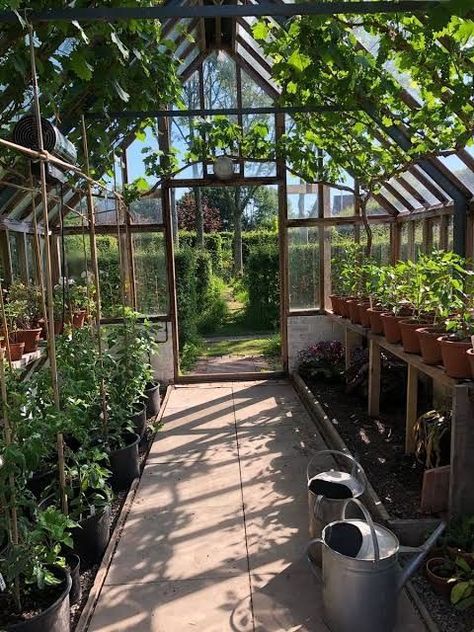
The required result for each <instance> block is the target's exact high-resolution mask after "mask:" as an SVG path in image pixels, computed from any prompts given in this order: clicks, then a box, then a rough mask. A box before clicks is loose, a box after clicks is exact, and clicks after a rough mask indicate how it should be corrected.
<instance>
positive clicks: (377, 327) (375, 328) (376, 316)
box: [367, 307, 383, 336]
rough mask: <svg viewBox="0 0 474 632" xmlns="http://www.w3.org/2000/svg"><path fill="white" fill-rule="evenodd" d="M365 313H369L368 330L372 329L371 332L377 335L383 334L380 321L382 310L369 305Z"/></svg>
mask: <svg viewBox="0 0 474 632" xmlns="http://www.w3.org/2000/svg"><path fill="white" fill-rule="evenodd" d="M367 314H368V315H369V323H370V330H371V331H372V333H373V334H375V335H377V336H382V335H383V322H382V314H383V310H381V309H375V308H374V307H369V308H368V309H367Z"/></svg>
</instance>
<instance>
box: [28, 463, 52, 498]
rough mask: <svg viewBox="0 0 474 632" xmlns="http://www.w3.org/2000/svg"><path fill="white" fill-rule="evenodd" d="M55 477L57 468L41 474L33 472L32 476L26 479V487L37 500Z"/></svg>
mask: <svg viewBox="0 0 474 632" xmlns="http://www.w3.org/2000/svg"><path fill="white" fill-rule="evenodd" d="M56 477H57V466H53V467H51V469H50V470H47V471H43V472H33V476H32V477H31V478H29V479H28V481H27V483H26V486H27V488H28V489H29V490H30V492H31V493H32V494H33V496H34V497H35V498H36V499H37V500H38V499H39V498H41V494H42V493H43V491H44V490H45V488H46V487H47V486H48V485H49V484H50V483H51V481H53V480H54V479H55V478H56Z"/></svg>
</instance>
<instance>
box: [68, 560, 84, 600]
mask: <svg viewBox="0 0 474 632" xmlns="http://www.w3.org/2000/svg"><path fill="white" fill-rule="evenodd" d="M64 557H65V559H66V564H67V567H68V570H69V575H70V576H71V582H72V583H71V592H70V593H69V603H70V604H71V606H73V605H74V604H76V603H79V602H80V601H81V596H82V589H81V558H80V557H79V555H76V554H75V553H66V554H65V556H64Z"/></svg>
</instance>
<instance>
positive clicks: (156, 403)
mask: <svg viewBox="0 0 474 632" xmlns="http://www.w3.org/2000/svg"><path fill="white" fill-rule="evenodd" d="M144 397H145V404H146V416H147V419H150V418H151V417H156V415H157V414H158V413H159V412H160V403H161V402H160V384H159V382H151V383H150V384H147V387H146V389H145V393H144Z"/></svg>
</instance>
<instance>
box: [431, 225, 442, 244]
mask: <svg viewBox="0 0 474 632" xmlns="http://www.w3.org/2000/svg"><path fill="white" fill-rule="evenodd" d="M431 234H432V244H433V250H438V249H439V248H440V247H441V244H440V235H441V230H440V220H439V218H438V219H434V220H433V222H432V233H431Z"/></svg>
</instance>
